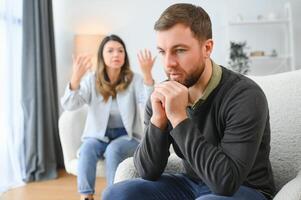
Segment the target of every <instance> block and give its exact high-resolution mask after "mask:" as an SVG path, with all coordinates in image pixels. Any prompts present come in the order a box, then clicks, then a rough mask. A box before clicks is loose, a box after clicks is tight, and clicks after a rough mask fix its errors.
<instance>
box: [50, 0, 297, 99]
mask: <svg viewBox="0 0 301 200" xmlns="http://www.w3.org/2000/svg"><path fill="white" fill-rule="evenodd" d="M176 2H188V3H193V4H197V5H200V6H202V7H203V8H204V9H205V10H206V11H207V12H208V13H209V15H210V17H211V20H212V24H213V38H214V41H215V49H214V51H213V54H212V58H213V59H214V60H215V61H216V62H217V63H218V64H221V65H225V66H226V65H227V57H228V53H229V28H228V27H229V26H228V22H229V20H231V19H233V18H235V17H236V16H237V15H238V14H241V15H243V16H244V18H246V19H247V18H249V19H250V18H254V19H256V17H257V16H258V15H259V14H261V15H267V14H268V13H269V12H274V13H276V14H279V15H281V9H282V6H283V4H284V3H285V2H286V1H285V0H252V1H251V0H249V1H240V0H210V1H205V0H203V1H201V0H191V1H171V0H164V1H160V0H153V1H146V0H53V9H54V23H55V42H56V55H57V71H58V87H59V95H60V96H61V95H62V94H63V92H64V88H65V86H66V83H67V82H68V80H69V77H70V75H71V68H72V67H71V64H72V63H71V54H72V48H73V44H72V41H73V35H74V34H79V33H87V34H93V33H94V34H110V33H114V34H117V35H119V36H120V37H121V38H122V39H123V40H124V41H125V43H126V45H127V49H128V53H129V56H130V62H131V65H132V68H133V70H134V71H136V72H140V69H139V66H138V61H137V58H136V53H137V52H138V50H139V49H142V48H149V49H150V50H151V51H152V52H153V54H154V55H156V53H157V52H156V38H155V32H154V31H153V25H154V23H155V21H156V19H158V17H159V16H160V14H161V13H162V11H163V10H164V9H165V8H167V7H168V6H169V5H171V4H173V3H176ZM289 2H291V5H292V12H293V20H294V40H295V54H296V55H295V58H296V60H295V62H296V66H297V68H301V57H299V56H298V55H297V54H298V51H297V50H299V49H300V48H301V37H300V35H301V23H298V24H297V22H298V19H300V18H301V1H300V0H289ZM258 42H264V38H261V39H260V38H259V41H258ZM153 72H154V78H155V80H156V81H161V80H163V79H164V77H165V75H164V72H163V67H162V65H161V62H160V60H159V59H157V61H156V63H155V66H154V70H153Z"/></svg>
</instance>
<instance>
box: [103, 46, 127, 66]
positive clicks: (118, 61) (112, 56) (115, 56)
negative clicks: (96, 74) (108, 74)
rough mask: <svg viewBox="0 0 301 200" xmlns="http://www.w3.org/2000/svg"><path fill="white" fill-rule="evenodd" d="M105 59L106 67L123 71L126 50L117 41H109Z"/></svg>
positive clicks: (104, 50) (104, 49)
mask: <svg viewBox="0 0 301 200" xmlns="http://www.w3.org/2000/svg"><path fill="white" fill-rule="evenodd" d="M103 59H104V63H105V65H106V67H108V68H112V69H121V67H122V66H123V64H124V60H125V50H124V48H123V46H122V44H120V43H119V42H117V41H108V42H107V43H106V44H105V46H104V48H103Z"/></svg>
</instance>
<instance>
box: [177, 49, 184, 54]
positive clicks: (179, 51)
mask: <svg viewBox="0 0 301 200" xmlns="http://www.w3.org/2000/svg"><path fill="white" fill-rule="evenodd" d="M185 51H186V49H176V53H183V52H185Z"/></svg>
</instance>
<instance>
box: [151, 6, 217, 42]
mask: <svg viewBox="0 0 301 200" xmlns="http://www.w3.org/2000/svg"><path fill="white" fill-rule="evenodd" d="M176 24H183V25H185V26H187V27H189V28H190V30H191V31H192V33H193V34H194V36H195V37H196V38H197V39H199V40H207V39H212V28H211V20H210V17H209V15H208V13H207V12H206V11H205V10H204V9H203V8H201V7H200V6H195V5H192V4H186V3H178V4H174V5H171V6H169V7H168V8H167V9H166V10H165V11H164V12H163V13H162V14H161V16H160V18H159V19H158V20H157V21H156V23H155V26H154V29H155V30H156V31H164V30H168V29H170V28H172V27H173V26H174V25H176Z"/></svg>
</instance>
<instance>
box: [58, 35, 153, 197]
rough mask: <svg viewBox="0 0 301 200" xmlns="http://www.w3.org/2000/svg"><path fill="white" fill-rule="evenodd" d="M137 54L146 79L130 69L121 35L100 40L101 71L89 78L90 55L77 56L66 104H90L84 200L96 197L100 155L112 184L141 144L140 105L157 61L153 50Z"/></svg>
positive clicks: (82, 155)
mask: <svg viewBox="0 0 301 200" xmlns="http://www.w3.org/2000/svg"><path fill="white" fill-rule="evenodd" d="M138 59H139V63H140V67H141V70H142V73H143V78H142V77H141V76H139V75H138V74H135V73H133V72H132V71H131V69H130V64H129V59H128V55H127V51H126V47H125V44H124V42H123V41H122V40H121V38H119V37H118V36H116V35H110V36H107V37H105V38H104V39H103V41H102V42H101V44H100V46H99V49H98V55H97V69H96V72H94V73H87V75H86V76H85V77H84V75H85V74H86V72H87V71H88V70H89V69H90V68H91V66H92V63H91V56H87V55H81V56H78V57H77V58H73V73H72V77H71V81H70V83H69V84H68V86H67V88H66V91H65V94H64V96H63V97H62V98H61V104H62V106H63V108H64V109H66V110H74V109H77V108H80V107H81V106H83V105H84V104H87V105H88V106H89V108H88V116H87V120H86V124H85V129H84V133H83V136H82V141H83V143H82V145H81V147H80V151H79V163H78V179H77V182H78V192H79V193H80V194H81V199H87V200H90V199H93V195H94V192H95V189H94V187H95V178H96V164H97V161H98V160H99V159H101V158H105V163H106V179H107V184H108V185H111V184H113V181H114V176H115V171H116V169H117V166H118V164H119V163H120V162H122V161H123V160H124V159H125V158H127V157H130V156H132V155H133V153H134V151H135V149H136V147H137V145H138V140H139V139H140V138H139V134H141V133H142V131H143V128H142V125H141V119H140V114H139V106H138V104H139V103H142V104H145V102H146V100H147V98H148V96H149V95H150V93H151V92H152V90H153V84H154V81H153V78H152V74H151V70H152V67H153V64H154V61H155V59H154V58H152V55H151V53H150V51H148V50H144V51H140V53H139V54H138ZM83 77H84V78H83ZM141 86H144V89H143V87H141Z"/></svg>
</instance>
